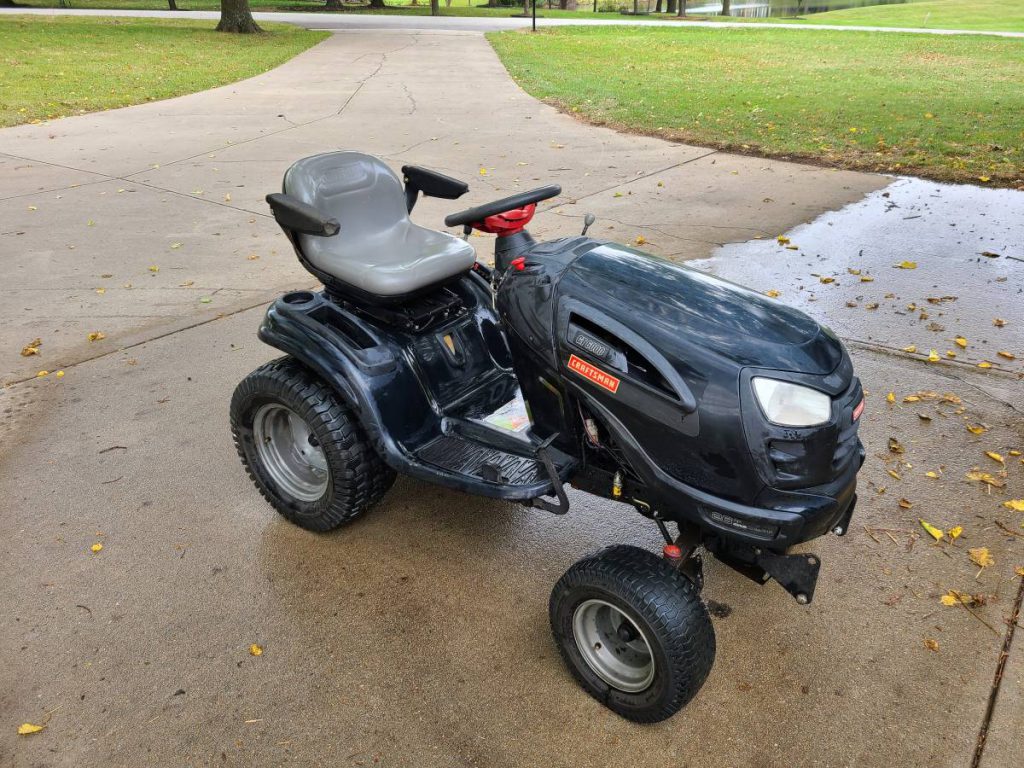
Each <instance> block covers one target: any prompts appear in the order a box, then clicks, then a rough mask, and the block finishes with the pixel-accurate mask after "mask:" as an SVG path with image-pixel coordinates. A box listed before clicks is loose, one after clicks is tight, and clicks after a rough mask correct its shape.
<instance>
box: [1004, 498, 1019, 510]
mask: <svg viewBox="0 0 1024 768" xmlns="http://www.w3.org/2000/svg"><path fill="white" fill-rule="evenodd" d="M1003 506H1004V507H1006V508H1007V509H1012V510H1013V511H1014V512H1024V499H1010V500H1009V501H1004V502H1003Z"/></svg>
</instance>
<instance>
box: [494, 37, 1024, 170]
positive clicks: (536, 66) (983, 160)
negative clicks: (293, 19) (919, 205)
mask: <svg viewBox="0 0 1024 768" xmlns="http://www.w3.org/2000/svg"><path fill="white" fill-rule="evenodd" d="M489 37H490V39H491V42H492V43H493V45H494V47H495V49H496V50H497V52H498V55H499V56H500V57H501V59H502V61H503V62H504V63H505V66H506V67H508V69H509V72H511V74H512V76H513V77H514V78H515V79H516V80H517V81H518V82H519V83H520V84H521V85H522V86H523V88H525V89H526V90H527V91H528V92H529V93H530V94H532V95H533V96H535V97H537V98H539V99H543V100H545V101H547V102H550V103H552V104H555V105H557V106H559V107H561V108H563V109H565V110H566V111H569V112H572V113H573V114H577V115H578V116H580V117H582V118H584V119H587V120H589V121H591V122H594V123H598V124H607V125H611V126H614V127H617V128H621V129H624V130H628V131H634V132H639V133H648V134H655V135H659V136H664V137H667V138H670V139H675V140H679V141H684V142H689V143H693V144H700V145H706V146H712V147H720V148H723V149H730V150H734V151H735V150H739V151H744V152H750V153H755V154H761V155H766V156H770V157H792V158H799V159H809V160H813V161H816V162H822V163H825V164H828V165H835V166H841V167H845V168H860V169H866V170H873V171H891V172H898V173H910V174H915V175H921V176H926V177H929V178H934V179H942V180H948V181H973V182H975V183H977V182H978V180H979V179H989V180H990V181H989V182H985V183H992V184H999V185H1005V186H1024V181H1022V179H1024V168H1022V164H1024V150H1022V146H1024V120H1022V118H1021V115H1024V88H1021V83H1024V45H1022V44H1021V42H1020V41H1019V40H1006V39H1000V38H984V37H931V36H924V35H913V34H906V35H903V34H897V33H890V34H873V33H870V32H815V33H814V34H809V33H807V32H799V31H796V30H788V29H737V28H734V29H708V28H691V29H677V28H676V29H669V28H664V27H658V28H656V29H651V28H646V29H638V28H631V27H600V28H585V27H573V28H561V29H557V30H545V31H543V32H540V33H538V34H536V35H532V34H524V33H520V32H503V33H492V34H491V35H489Z"/></svg>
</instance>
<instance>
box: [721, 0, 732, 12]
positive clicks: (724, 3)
mask: <svg viewBox="0 0 1024 768" xmlns="http://www.w3.org/2000/svg"><path fill="white" fill-rule="evenodd" d="M731 10H732V9H731V8H729V0H722V15H723V16H728V15H730V12H731Z"/></svg>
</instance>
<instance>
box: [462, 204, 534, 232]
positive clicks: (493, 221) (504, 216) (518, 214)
mask: <svg viewBox="0 0 1024 768" xmlns="http://www.w3.org/2000/svg"><path fill="white" fill-rule="evenodd" d="M536 211H537V204H536V203H530V204H529V205H524V206H523V207H522V208H513V209H511V210H508V211H504V212H503V213H498V214H495V215H494V216H488V217H486V218H485V219H483V221H473V222H470V223H469V226H471V227H472V228H473V229H479V230H480V231H481V232H489V233H490V234H492V235H497V236H498V237H507V236H508V235H515V234H518V233H520V232H522V231H523V230H524V229H525V228H526V225H527V224H529V223H530V219H532V218H533V214H534V213H535V212H536Z"/></svg>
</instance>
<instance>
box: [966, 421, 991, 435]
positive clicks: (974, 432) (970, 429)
mask: <svg viewBox="0 0 1024 768" xmlns="http://www.w3.org/2000/svg"><path fill="white" fill-rule="evenodd" d="M967 431H968V432H970V433H971V434H972V435H980V434H983V433H985V432H987V431H988V429H987V428H986V427H985V426H977V427H972V426H971V425H970V424H968V425H967Z"/></svg>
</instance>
